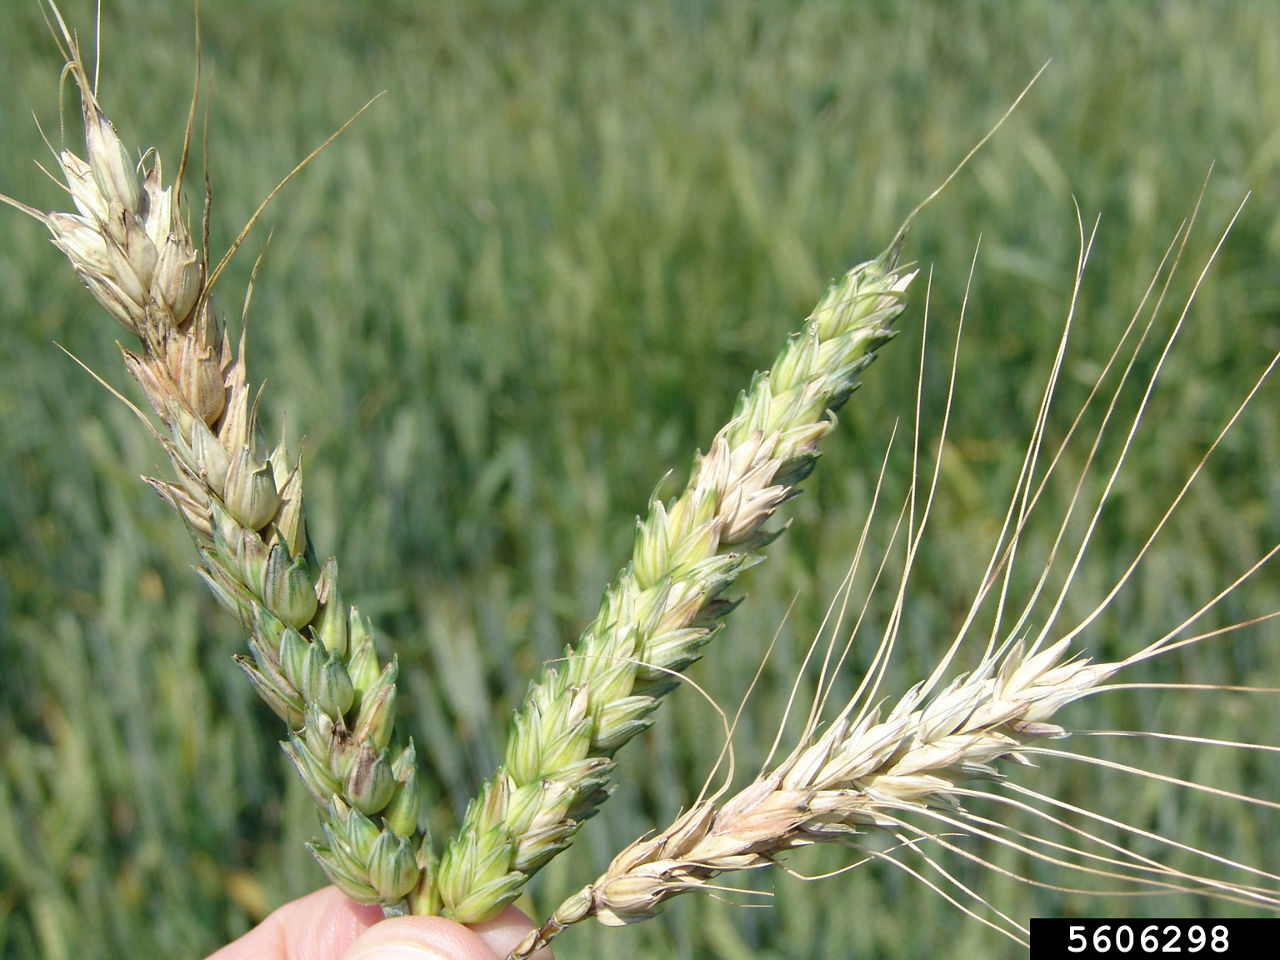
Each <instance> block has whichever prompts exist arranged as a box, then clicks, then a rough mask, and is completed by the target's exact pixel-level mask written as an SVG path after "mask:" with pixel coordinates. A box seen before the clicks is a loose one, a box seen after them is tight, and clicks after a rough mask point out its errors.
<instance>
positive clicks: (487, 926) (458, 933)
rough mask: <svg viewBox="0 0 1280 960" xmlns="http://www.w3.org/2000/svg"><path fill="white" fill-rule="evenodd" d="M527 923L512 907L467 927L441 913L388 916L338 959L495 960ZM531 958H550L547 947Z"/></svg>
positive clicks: (547, 959)
mask: <svg viewBox="0 0 1280 960" xmlns="http://www.w3.org/2000/svg"><path fill="white" fill-rule="evenodd" d="M531 927H532V924H531V923H530V922H529V919H528V918H527V917H526V916H525V915H524V914H523V913H521V912H520V911H519V910H517V909H515V908H514V907H508V908H507V909H506V910H504V911H503V912H502V913H500V914H498V916H496V917H494V918H493V919H492V920H490V921H488V922H487V923H480V924H475V925H473V926H471V927H464V926H462V925H461V924H459V923H454V922H453V921H452V920H445V919H444V918H443V917H392V918H391V919H388V920H384V921H382V922H381V923H379V924H376V925H375V926H372V927H370V928H369V929H368V930H366V931H365V932H364V933H363V934H362V935H361V936H360V937H359V938H358V939H356V941H355V942H354V943H352V944H351V946H350V947H349V948H347V952H346V953H344V954H343V955H342V960H498V958H501V957H505V956H506V955H507V952H508V951H509V950H511V949H513V948H514V947H515V946H516V944H518V943H519V942H520V940H521V938H522V937H523V936H524V935H525V934H526V933H527V932H528V931H529V929H530V928H531ZM535 960H551V952H550V950H543V951H540V952H539V953H537V954H535Z"/></svg>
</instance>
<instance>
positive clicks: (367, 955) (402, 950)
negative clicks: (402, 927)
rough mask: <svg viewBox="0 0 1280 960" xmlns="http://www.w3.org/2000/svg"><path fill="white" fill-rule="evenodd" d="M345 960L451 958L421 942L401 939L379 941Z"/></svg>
mask: <svg viewBox="0 0 1280 960" xmlns="http://www.w3.org/2000/svg"><path fill="white" fill-rule="evenodd" d="M345 960H449V958H448V957H447V956H445V955H444V954H443V953H438V952H437V951H435V950H432V949H431V948H430V947H424V946H423V945H422V944H420V943H410V942H409V941H407V940H401V941H399V942H395V941H393V942H391V943H379V944H377V945H376V946H372V947H369V948H367V949H365V950H361V951H360V952H359V953H353V954H351V955H350V956H348V957H346V958H345Z"/></svg>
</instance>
